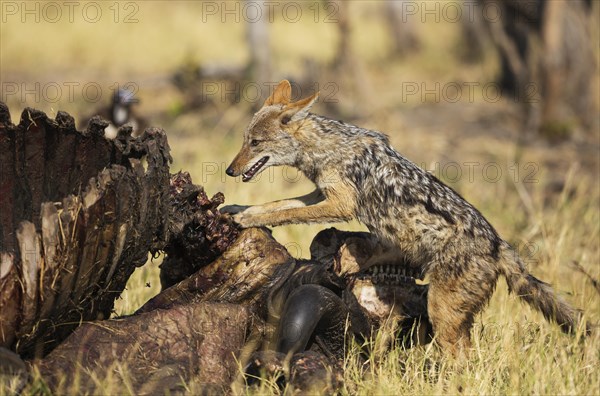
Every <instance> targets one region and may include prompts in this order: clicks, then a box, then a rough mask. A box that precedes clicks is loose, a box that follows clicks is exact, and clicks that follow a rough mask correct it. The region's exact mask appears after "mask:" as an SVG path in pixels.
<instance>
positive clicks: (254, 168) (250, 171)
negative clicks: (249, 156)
mask: <svg viewBox="0 0 600 396" xmlns="http://www.w3.org/2000/svg"><path fill="white" fill-rule="evenodd" d="M268 160H269V157H268V156H267V157H262V158H261V159H259V160H258V161H257V162H256V164H254V165H252V168H250V169H248V171H247V172H244V174H243V175H242V181H243V182H247V181H248V180H250V179H252V177H253V176H254V175H255V174H256V172H258V171H259V169H260V168H262V167H263V165H264V164H266V163H267V161H268Z"/></svg>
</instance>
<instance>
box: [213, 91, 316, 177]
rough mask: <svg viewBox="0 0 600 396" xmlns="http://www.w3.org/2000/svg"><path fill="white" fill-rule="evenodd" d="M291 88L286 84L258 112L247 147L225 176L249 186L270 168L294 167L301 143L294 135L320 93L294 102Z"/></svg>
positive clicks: (251, 125) (245, 134) (253, 120)
mask: <svg viewBox="0 0 600 396" xmlns="http://www.w3.org/2000/svg"><path fill="white" fill-rule="evenodd" d="M291 93H292V87H291V86H290V83H289V81H287V80H283V81H281V82H280V83H279V85H277V88H275V90H274V91H273V93H272V94H271V96H269V97H268V98H267V100H266V101H265V104H264V105H263V107H262V108H261V109H260V110H259V111H258V112H256V114H255V115H254V117H253V118H252V121H251V122H250V125H249V126H248V129H246V132H245V133H244V143H243V144H242V148H241V150H240V152H239V153H238V155H236V157H235V158H234V159H233V161H232V162H231V165H229V167H228V168H227V170H226V171H225V173H227V174H228V175H229V176H239V175H242V181H244V182H247V181H249V180H251V179H252V178H253V177H254V176H256V175H257V174H259V173H260V172H262V171H264V170H265V169H267V168H268V167H270V166H276V165H294V164H295V163H296V161H297V158H298V156H299V154H300V153H299V149H300V148H299V142H298V140H297V139H295V137H294V134H295V133H296V132H297V131H298V130H299V129H300V127H301V126H302V124H303V122H304V120H305V119H306V116H307V115H308V111H309V110H310V107H311V106H312V104H313V103H314V102H315V100H317V97H318V95H319V93H318V92H317V93H315V94H314V95H312V96H310V97H308V98H305V99H302V100H299V101H297V102H291V101H290V98H291Z"/></svg>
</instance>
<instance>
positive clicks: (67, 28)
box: [0, 1, 600, 395]
mask: <svg viewBox="0 0 600 396" xmlns="http://www.w3.org/2000/svg"><path fill="white" fill-rule="evenodd" d="M106 4H108V3H106ZM106 4H105V5H103V7H104V8H103V9H104V11H105V12H106V13H108V12H109V11H108V9H107V7H108V5H106ZM121 4H123V3H121ZM136 4H137V5H138V6H139V11H138V14H137V16H138V19H139V22H138V23H135V24H129V25H127V24H115V23H114V22H111V21H110V20H109V19H103V20H102V21H101V22H99V23H97V24H89V23H86V22H85V21H83V20H81V18H76V21H75V23H68V21H65V20H61V22H60V23H58V24H44V23H38V24H36V23H27V24H22V23H20V22H19V21H18V20H15V19H9V20H8V23H2V24H1V25H0V40H1V42H0V51H1V52H0V56H1V58H0V79H1V80H2V82H19V83H20V82H28V83H33V82H36V81H37V82H41V83H42V84H44V83H45V82H48V81H56V82H59V83H61V84H62V82H65V81H81V82H87V81H98V82H99V83H100V84H101V85H102V86H103V87H106V89H107V87H108V86H109V85H110V84H112V82H115V81H120V82H124V81H135V82H137V83H139V86H140V93H139V94H140V96H141V98H142V108H141V110H142V112H143V113H145V114H146V115H148V116H149V117H152V116H153V114H156V113H158V112H160V113H164V112H165V111H166V108H168V107H169V106H171V105H172V104H173V103H174V102H177V101H178V100H181V97H180V96H179V94H178V93H177V92H176V91H175V90H173V89H172V88H170V87H169V86H168V85H167V84H166V82H165V73H168V72H170V71H171V70H173V69H174V68H175V67H177V66H178V65H180V64H181V63H182V62H184V61H186V60H190V59H191V60H194V61H200V62H204V61H206V62H222V63H236V64H241V63H243V62H244V61H245V60H246V59H247V57H248V51H247V49H246V47H245V46H244V41H243V40H244V26H243V24H241V23H227V24H222V23H220V22H219V21H218V20H217V19H209V20H208V21H207V22H206V23H203V22H202V14H201V11H202V5H201V4H199V3H195V2H162V1H158V2H136ZM378 7H379V6H378V4H377V3H376V2H370V3H366V2H365V3H362V2H353V3H352V6H351V9H352V10H353V14H352V15H353V22H354V23H355V24H354V28H353V31H354V32H353V33H354V34H353V37H352V39H353V45H354V48H355V51H356V53H357V54H358V56H359V58H360V59H361V62H362V65H363V68H364V71H365V73H364V75H362V76H361V78H362V79H364V83H365V84H366V85H367V86H368V87H369V91H368V92H366V93H364V94H365V95H367V96H368V97H366V98H357V97H356V96H355V92H348V90H347V89H346V88H345V87H346V85H345V84H344V80H343V76H340V78H339V80H338V79H335V80H333V81H335V82H337V83H338V84H339V89H340V92H339V98H341V99H343V100H344V101H345V102H346V103H349V105H350V106H351V107H352V108H358V109H361V110H364V111H363V112H362V114H365V116H364V117H363V118H361V119H357V120H356V121H355V122H356V123H358V124H360V125H361V126H366V127H370V128H375V129H379V130H383V131H385V132H387V133H389V134H390V137H391V140H392V142H393V144H394V146H395V147H397V148H398V149H399V150H400V151H401V152H403V153H404V154H405V155H406V156H407V157H409V158H410V159H412V160H413V161H415V162H416V163H418V164H420V165H422V166H423V167H425V168H427V169H430V170H433V171H434V172H435V173H436V174H437V175H438V176H440V177H441V178H442V179H444V180H446V181H447V182H448V183H450V184H451V185H452V186H453V187H454V188H455V189H457V190H458V191H459V192H460V193H461V194H462V195H463V196H465V198H467V199H468V200H469V201H470V202H472V203H473V204H474V205H475V206H476V207H477V208H479V209H480V211H481V212H482V213H483V214H484V215H485V216H486V217H487V218H488V219H489V220H490V222H491V223H492V224H494V226H495V227H496V228H497V229H498V230H499V232H500V234H501V235H502V236H503V237H504V238H506V239H507V240H509V241H510V242H511V243H512V244H513V245H515V246H516V247H517V248H518V249H519V250H520V251H521V253H522V254H523V255H524V256H525V258H526V260H527V262H528V264H529V267H530V270H531V271H532V273H533V274H534V275H535V276H537V277H539V278H541V279H543V280H545V281H547V282H549V283H551V284H553V285H554V286H555V288H556V290H557V291H558V292H559V293H560V294H562V295H564V296H565V298H566V299H568V300H569V301H570V302H572V303H573V304H574V305H575V306H577V307H580V308H583V309H584V311H585V314H586V316H587V317H588V319H589V320H590V321H591V322H592V323H597V322H598V321H599V320H600V305H599V294H598V292H597V290H596V289H595V288H594V286H593V284H592V282H590V281H589V278H588V277H587V276H586V275H584V274H583V273H581V272H580V271H578V270H576V269H575V267H574V266H573V265H571V263H572V262H577V263H578V265H579V266H581V268H584V269H585V271H587V272H588V274H590V275H591V276H592V277H595V279H599V278H600V268H599V264H600V246H599V243H598V241H599V240H600V226H599V224H600V218H599V217H600V211H599V208H600V186H599V182H598V170H599V163H600V161H599V158H598V156H599V152H598V147H599V146H598V139H599V136H600V135H599V131H597V130H594V131H591V132H588V133H583V132H581V133H579V134H576V139H575V141H573V142H567V143H563V144H560V145H558V146H548V145H547V144H546V143H545V142H542V141H537V140H536V141H533V142H530V143H528V144H525V145H522V144H518V143H516V142H517V141H518V139H517V138H518V135H519V133H520V132H519V128H518V125H519V124H518V122H517V121H516V117H515V115H514V114H515V113H516V112H515V109H514V108H513V107H512V106H511V105H510V104H509V103H507V102H506V101H500V102H499V103H487V102H485V101H484V100H482V99H481V95H479V91H476V95H475V97H476V98H477V99H476V100H475V102H474V103H467V102H466V101H461V102H459V103H456V104H452V103H445V102H444V101H443V100H442V101H440V103H435V101H433V102H434V103H432V101H431V100H427V101H426V102H427V103H422V101H421V100H419V98H415V97H411V98H409V100H403V99H402V97H401V91H400V89H399V87H400V86H401V84H402V83H403V82H416V83H418V84H421V83H426V84H434V83H435V82H440V83H441V84H442V85H444V84H445V83H449V82H453V81H471V82H473V81H488V80H490V79H491V77H492V76H493V73H494V71H495V66H494V62H493V57H488V58H487V60H486V61H485V62H483V63H482V64H477V65H463V64H461V62H460V61H459V60H458V58H457V56H456V48H459V47H460V45H461V41H460V30H459V26H458V25H457V24H449V23H439V24H436V23H427V24H424V25H419V26H418V31H419V33H420V35H421V37H422V39H423V48H422V51H421V52H419V53H418V54H415V55H414V56H411V57H409V58H406V59H402V60H389V59H387V58H386V55H387V52H388V48H389V39H388V36H387V34H386V32H385V30H384V28H383V27H382V24H381V23H379V22H378V19H377V18H379V16H378V14H377V13H378V11H377V10H378ZM272 32H273V36H272V49H273V53H274V60H275V65H276V70H282V71H283V70H285V71H286V72H287V71H288V70H291V71H299V70H301V66H300V65H301V64H302V63H301V61H302V59H303V58H304V57H314V58H316V59H317V60H320V61H327V60H330V59H331V58H332V56H333V54H334V50H335V48H336V47H335V46H336V43H337V39H338V37H337V32H336V30H335V26H334V25H333V24H323V23H320V24H314V23H312V22H311V19H310V18H308V19H303V20H301V21H300V22H299V23H296V24H289V23H286V22H285V21H282V20H281V18H279V19H277V21H276V22H275V23H274V25H273V26H272ZM365 32H368V34H365ZM42 37H43V41H42V40H41V38H42ZM442 38H443V39H442ZM596 47H597V46H596ZM281 75H282V76H283V75H284V73H283V72H281ZM157 81H159V82H158V83H157ZM8 99H9V100H8V103H9V106H10V108H11V110H12V112H13V117H14V118H15V117H16V116H17V114H19V113H20V110H21V109H22V108H23V107H25V106H26V105H30V106H33V107H37V108H40V109H41V110H44V111H47V112H49V113H53V112H55V111H56V110H58V109H62V110H68V111H71V112H74V113H75V114H88V113H89V112H90V111H91V110H92V109H93V108H94V107H95V106H96V105H95V104H90V103H86V102H85V101H83V100H82V99H81V98H80V97H79V98H78V99H76V100H74V101H69V100H67V98H66V97H65V98H63V99H64V100H61V101H59V102H58V103H48V102H44V101H43V100H40V101H39V102H35V101H33V103H32V101H31V99H28V100H27V101H26V102H24V101H22V100H21V99H20V98H18V97H11V98H8ZM221 108H222V109H221V111H220V113H219V114H216V115H215V114H205V113H201V114H192V115H189V114H187V115H182V116H180V117H178V118H176V119H168V118H167V119H164V117H163V118H161V119H160V122H161V123H162V125H161V126H163V127H164V128H165V129H166V130H167V132H168V134H169V142H170V145H171V148H172V154H173V157H174V159H175V162H174V164H173V167H172V170H173V171H177V170H179V169H184V170H187V171H189V172H190V173H191V174H192V177H193V179H194V181H195V182H196V183H199V184H202V185H204V186H205V188H206V190H207V191H208V192H209V194H211V193H215V192H217V191H222V192H223V193H224V194H225V196H226V198H227V202H228V203H240V204H249V203H261V202H265V201H270V200H273V199H279V198H284V197H289V196H295V195H299V194H303V193H305V192H308V191H310V189H311V187H312V186H311V185H310V183H309V182H308V181H306V180H304V178H303V177H300V176H298V175H297V173H296V172H295V171H294V170H291V169H272V170H270V171H269V172H268V173H267V172H265V173H264V174H263V175H262V177H261V178H260V180H259V181H256V182H253V183H249V184H242V183H241V182H240V181H239V180H233V179H230V178H227V177H226V176H225V174H224V169H225V167H226V165H227V163H228V162H229V161H230V160H231V159H232V158H233V156H234V155H235V153H236V152H237V150H238V148H239V146H240V145H241V136H242V133H243V129H244V127H245V125H246V124H247V122H248V121H249V117H250V115H249V114H248V111H247V110H248V106H247V104H245V103H241V104H239V105H236V106H227V105H222V106H221ZM315 110H316V111H317V112H325V110H324V107H322V105H318V106H317V108H316V109H315ZM206 119H211V120H216V121H215V122H212V123H207V122H206V121H203V120H206ZM453 163H458V165H459V168H460V171H461V172H462V176H461V177H456V173H455V171H456V168H452V167H453V166H454V165H452V164H453ZM469 163H475V164H472V165H469ZM487 164H492V165H488V167H487V168H486V167H485V166H486V165H487ZM469 167H471V168H469ZM490 167H491V168H490ZM470 169H472V170H473V173H472V174H470V173H469V172H470ZM486 169H487V170H488V172H489V173H487V174H486V173H485V172H484V171H485V170H486ZM497 169H500V170H501V172H502V174H501V176H499V177H496V176H495V173H494V172H493V171H495V170H497ZM531 172H533V175H532V178H528V176H529V174H530V173H531ZM557 186H558V187H557ZM337 226H338V228H344V229H350V230H359V229H364V228H363V227H362V226H360V225H359V224H357V223H351V224H340V225H337ZM326 227H329V226H328V225H316V226H288V227H280V228H276V229H275V230H274V236H275V237H276V238H277V239H278V240H279V241H280V242H281V243H283V244H284V245H286V246H287V247H288V248H289V249H290V251H291V252H292V254H293V255H294V256H297V257H307V256H308V246H309V244H310V241H311V239H312V237H313V236H314V235H315V234H316V233H317V232H318V231H319V230H321V229H324V228H326ZM158 263H159V262H158V261H156V262H149V263H148V265H146V266H144V267H143V268H140V269H138V270H137V271H136V273H135V274H134V276H133V277H132V278H131V280H130V282H129V284H128V285H127V290H126V291H125V292H124V293H123V295H122V298H121V299H120V300H118V301H117V304H116V308H115V309H116V312H117V314H127V313H131V312H133V311H134V310H135V309H136V308H137V307H139V306H140V305H141V304H143V302H145V301H146V300H147V299H149V298H150V297H152V296H153V295H155V294H156V293H157V292H158V290H159V280H158ZM148 284H149V286H148ZM473 339H474V350H473V353H472V359H471V360H469V361H468V362H462V363H461V364H460V365H457V364H452V363H451V362H449V361H447V360H446V359H444V358H443V357H441V356H439V354H438V352H437V351H436V350H435V349H431V348H417V349H414V350H408V351H407V350H403V349H401V348H395V349H393V350H391V351H389V352H387V353H384V354H382V353H373V354H372V355H371V357H370V363H371V364H370V365H369V366H368V367H364V366H361V365H359V364H358V363H357V359H356V355H357V353H356V351H353V352H352V353H350V355H349V357H348V358H347V361H346V363H345V365H346V374H345V376H346V384H345V386H344V388H343V389H342V390H341V391H340V393H341V394H368V395H379V394H422V393H426V394H442V393H449V394H456V393H463V394H499V393H502V394H532V393H533V394H599V393H600V378H599V375H598V367H600V353H599V350H600V336H599V335H598V332H597V331H596V332H594V334H593V335H592V336H591V337H589V338H587V339H585V340H584V339H582V338H581V337H579V336H576V337H568V336H564V335H562V334H561V333H560V332H559V330H558V329H557V328H556V326H552V325H549V324H547V323H545V322H544V320H543V318H542V317H541V315H539V314H538V313H536V312H533V311H531V310H530V309H529V308H528V307H525V306H523V305H521V304H520V303H519V301H518V300H517V299H516V298H515V297H513V296H510V295H508V293H507V290H506V287H505V286H504V282H502V281H501V282H500V284H499V287H498V290H497V292H496V293H495V295H494V297H493V299H492V301H491V302H490V305H489V308H488V309H487V310H486V311H485V312H484V313H483V314H482V315H481V316H480V317H479V318H478V319H477V324H476V328H475V330H474V333H473ZM373 343H375V344H376V343H377V340H374V341H373ZM372 349H373V350H378V348H377V347H376V346H374V347H373V348H372ZM114 372H115V375H119V376H120V375H124V376H126V368H124V367H115V370H114ZM38 384H39V389H38V390H39V391H40V392H41V393H46V391H45V390H44V388H43V385H42V384H41V383H38ZM199 386H200V385H199V384H188V390H189V392H190V393H197V392H198V391H199V389H200V388H199ZM98 389H99V393H106V394H109V393H111V394H114V393H123V394H128V393H132V391H131V389H115V388H114V386H113V384H112V382H111V378H103V379H98ZM63 390H64V393H69V394H76V393H78V392H77V387H76V385H73V384H67V385H66V387H65V388H64V389H63ZM277 392H278V391H277V389H276V387H274V386H273V384H269V383H265V384H264V385H263V387H262V388H260V389H258V390H254V391H253V392H252V393H255V394H271V393H277ZM7 393H9V390H8V388H7V387H6V384H0V395H3V394H7Z"/></svg>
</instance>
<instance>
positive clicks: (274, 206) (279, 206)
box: [221, 189, 325, 215]
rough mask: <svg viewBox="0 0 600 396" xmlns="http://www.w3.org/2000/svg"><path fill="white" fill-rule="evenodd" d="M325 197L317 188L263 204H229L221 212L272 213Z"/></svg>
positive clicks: (312, 202)
mask: <svg viewBox="0 0 600 396" xmlns="http://www.w3.org/2000/svg"><path fill="white" fill-rule="evenodd" d="M324 199H325V196H324V195H323V193H322V192H321V190H319V189H316V190H315V191H313V192H311V193H309V194H306V195H302V196H300V197H296V198H289V199H282V200H280V201H274V202H267V203H265V204H262V205H253V206H245V205H227V206H224V207H223V208H221V213H230V214H232V215H233V214H236V213H241V212H243V213H245V214H261V213H270V212H275V211H278V210H283V209H291V208H301V207H303V206H308V205H314V204H316V203H318V202H320V201H323V200H324Z"/></svg>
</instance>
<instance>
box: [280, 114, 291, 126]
mask: <svg viewBox="0 0 600 396" xmlns="http://www.w3.org/2000/svg"><path fill="white" fill-rule="evenodd" d="M291 120H292V117H290V116H283V118H282V119H281V123H282V124H283V125H287V124H288V123H289V122H290V121H291Z"/></svg>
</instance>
